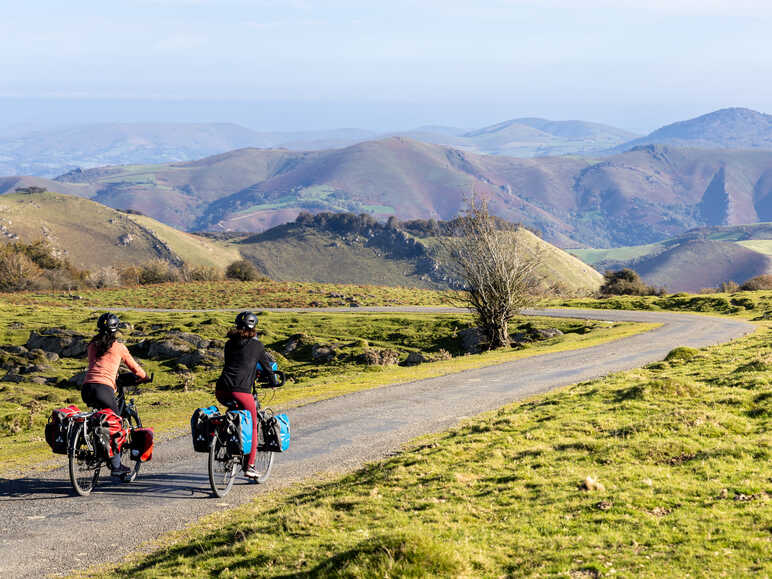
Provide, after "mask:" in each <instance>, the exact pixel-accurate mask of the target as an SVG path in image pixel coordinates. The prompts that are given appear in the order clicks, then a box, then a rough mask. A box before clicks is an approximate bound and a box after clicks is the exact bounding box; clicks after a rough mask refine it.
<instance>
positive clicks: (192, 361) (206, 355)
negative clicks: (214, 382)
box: [177, 348, 223, 368]
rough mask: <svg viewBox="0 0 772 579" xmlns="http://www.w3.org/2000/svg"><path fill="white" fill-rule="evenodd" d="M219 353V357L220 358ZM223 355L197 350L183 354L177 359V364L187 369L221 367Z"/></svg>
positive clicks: (201, 349) (212, 351) (213, 351)
mask: <svg viewBox="0 0 772 579" xmlns="http://www.w3.org/2000/svg"><path fill="white" fill-rule="evenodd" d="M218 353H219V356H218ZM222 359H223V354H222V352H217V350H204V349H203V348H197V349H196V350H193V351H192V352H188V353H186V354H183V355H182V356H180V357H179V358H177V364H178V365H181V366H184V367H186V368H195V367H196V366H209V367H213V366H219V365H220V364H221V363H222Z"/></svg>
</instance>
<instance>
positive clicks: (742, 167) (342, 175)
mask: <svg viewBox="0 0 772 579" xmlns="http://www.w3.org/2000/svg"><path fill="white" fill-rule="evenodd" d="M25 186H40V187H43V188H46V189H49V190H55V191H59V192H62V193H71V194H74V195H79V196H82V197H87V198H90V199H94V200H95V201H99V202H100V203H104V204H105V205H109V206H110V207H114V208H119V209H124V208H128V209H134V210H137V211H140V212H142V213H144V214H146V215H148V216H150V217H153V218H155V219H158V220H160V221H163V222H164V223H168V224H170V225H172V226H174V227H177V228H181V229H186V230H237V231H263V230H265V229H268V228H270V227H272V226H274V225H278V224H280V223H285V222H288V221H292V220H294V218H295V217H296V216H297V214H298V213H299V212H300V211H304V210H306V211H311V212H318V211H352V212H356V213H371V214H374V215H376V216H382V217H386V216H388V215H396V216H397V217H398V218H399V219H412V218H435V219H449V218H452V217H455V216H456V215H457V213H458V212H459V210H461V209H462V208H463V206H464V199H465V198H466V197H468V196H469V195H470V194H471V193H472V192H477V193H481V194H485V195H487V196H489V197H490V202H491V208H492V210H493V211H494V212H495V213H496V214H497V215H499V216H501V217H503V218H505V219H508V220H510V221H515V222H523V223H525V224H527V225H529V226H533V227H535V228H537V229H539V230H541V231H542V232H543V233H544V238H545V239H546V240H548V241H550V242H552V243H555V244H557V245H559V246H561V247H578V246H590V247H612V246H619V245H623V246H625V245H634V244H640V243H650V242H657V241H661V240H663V239H666V238H669V237H673V236H676V235H679V234H681V233H683V232H684V231H686V230H688V229H691V228H694V227H699V226H706V225H736V224H743V223H754V222H758V221H772V151H737V150H728V149H716V150H702V149H674V148H670V147H664V146H659V145H656V146H655V145H647V146H643V147H636V148H635V149H633V150H631V151H628V152H625V153H621V154H617V155H614V156H611V157H608V158H605V159H602V160H600V161H593V160H590V159H585V158H579V157H543V158H533V159H522V158H513V157H505V156H492V155H477V154H473V153H468V152H464V151H461V150H458V149H454V148H449V147H444V146H439V145H431V144H426V143H421V142H417V141H414V140H411V139H407V138H402V137H393V138H388V139H383V140H379V141H369V142H365V143H359V144H357V145H353V146H351V147H346V148H343V149H332V150H325V151H308V152H293V151H288V150H261V149H240V150H237V151H232V152H230V153H225V154H222V155H216V156H213V157H207V158H205V159H201V160H198V161H193V162H186V163H169V164H161V165H140V166H111V167H102V168H98V169H90V170H86V171H80V170H78V171H73V172H71V173H68V174H66V175H63V176H61V177H59V178H58V179H57V180H55V181H52V180H48V179H43V178H39V177H7V178H0V193H2V192H8V191H13V190H14V189H16V188H17V187H25Z"/></svg>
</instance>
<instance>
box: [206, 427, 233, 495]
mask: <svg viewBox="0 0 772 579" xmlns="http://www.w3.org/2000/svg"><path fill="white" fill-rule="evenodd" d="M239 463H240V461H238V460H237V459H235V458H234V457H233V456H232V455H231V453H230V452H229V451H228V448H227V445H226V444H224V443H222V442H221V441H220V437H219V435H217V434H215V435H214V436H213V437H212V442H211V443H210V444H209V485H210V486H211V487H212V493H214V495H215V496H216V497H224V496H225V495H227V494H228V493H229V492H230V490H231V488H232V487H233V481H234V480H235V479H236V470H237V469H238V467H239Z"/></svg>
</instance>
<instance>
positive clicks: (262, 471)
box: [252, 424, 274, 483]
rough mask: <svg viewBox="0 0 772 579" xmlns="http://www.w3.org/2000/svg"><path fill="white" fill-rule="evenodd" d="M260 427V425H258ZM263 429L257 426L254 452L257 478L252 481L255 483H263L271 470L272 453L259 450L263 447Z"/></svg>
mask: <svg viewBox="0 0 772 579" xmlns="http://www.w3.org/2000/svg"><path fill="white" fill-rule="evenodd" d="M260 426H262V424H260ZM263 444H264V440H263V429H262V428H260V427H259V426H258V429H257V448H258V450H257V452H255V471H256V472H257V477H255V478H253V479H252V480H253V481H255V482H256V483H264V482H265V481H267V480H268V477H270V476H271V468H273V459H274V453H273V451H270V450H259V449H260V447H261V446H263Z"/></svg>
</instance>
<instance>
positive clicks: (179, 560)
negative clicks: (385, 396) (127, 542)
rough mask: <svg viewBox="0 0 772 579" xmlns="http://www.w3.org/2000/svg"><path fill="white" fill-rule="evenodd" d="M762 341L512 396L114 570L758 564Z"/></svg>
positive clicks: (535, 571)
mask: <svg viewBox="0 0 772 579" xmlns="http://www.w3.org/2000/svg"><path fill="white" fill-rule="evenodd" d="M770 337H772V331H771V330H770V327H769V326H768V325H767V324H766V323H764V324H760V327H759V330H758V332H757V333H756V334H754V335H752V336H750V337H746V338H743V339H742V340H739V341H737V342H735V343H733V344H729V345H725V346H718V347H711V348H706V349H703V350H691V349H688V348H680V349H676V350H674V351H673V352H671V355H669V356H668V359H667V360H666V361H663V362H659V363H655V364H652V365H650V366H648V367H646V368H643V369H637V370H632V371H628V372H623V373H619V374H615V375H612V376H610V377H607V378H603V379H598V380H593V381H589V382H585V383H581V384H577V385H574V386H570V387H567V388H564V389H562V390H560V391H557V392H554V393H550V394H547V395H542V396H537V397H533V398H531V399H529V400H525V401H523V402H518V403H515V404H512V405H509V406H507V407H504V408H502V409H500V410H498V411H495V412H491V413H488V414H485V415H483V416H481V417H477V418H474V419H471V420H468V421H466V422H465V423H464V424H463V425H461V426H459V427H457V428H454V429H452V430H450V431H449V432H446V433H441V434H438V435H432V436H427V437H423V438H421V439H419V440H417V441H414V442H413V443H412V444H410V445H409V446H408V447H407V448H406V449H405V451H404V452H402V453H400V454H398V455H397V456H394V457H392V458H390V459H387V460H385V461H382V462H378V463H374V464H371V465H368V466H366V467H364V468H362V469H360V470H358V471H356V472H354V473H352V474H350V475H347V476H344V477H340V478H331V479H329V480H324V481H321V482H320V481H315V482H310V483H307V484H305V485H301V486H298V487H296V488H294V489H292V490H291V491H290V492H287V491H286V490H284V489H282V490H281V491H280V492H274V493H271V494H269V495H267V496H266V495H263V496H261V498H260V499H259V500H257V501H254V502H252V503H250V504H248V505H246V506H243V507H239V508H237V509H232V510H228V511H225V512H222V513H217V514H215V515H212V516H209V517H207V518H205V519H203V520H202V521H200V522H199V523H197V524H195V525H193V526H191V527H190V528H188V529H187V530H185V531H182V532H180V533H177V534H176V535H175V536H173V537H171V538H170V539H167V540H165V541H162V544H161V546H160V547H159V548H158V549H157V550H156V551H154V552H151V553H149V554H144V553H143V554H138V555H136V556H135V557H133V558H131V559H130V560H129V561H128V562H126V563H124V564H122V565H120V566H118V567H117V568H115V569H113V570H112V571H111V572H110V575H111V576H115V577H137V576H139V577H168V576H181V575H186V574H202V573H203V574H210V575H226V574H227V575H228V576H231V577H247V576H264V577H276V576H293V577H376V576H378V577H404V576H416V577H417V576H426V575H432V576H443V577H470V576H475V577H497V576H539V577H541V576H571V577H606V576H623V577H652V578H653V577H687V576H694V577H714V576H723V575H727V574H729V575H731V576H734V577H751V576H760V577H765V576H768V575H769V574H770V573H772V562H771V561H770V558H769V556H768V555H769V529H770V525H772V501H770V495H772V487H770V480H769V469H768V464H769V459H770V452H771V451H772V449H771V448H770V441H769V436H768V434H769V426H770V417H771V416H772V407H771V406H770V401H772V389H770V375H772V373H771V372H770V368H771V367H772V366H770V356H771V355H772V350H770V347H769V340H770ZM99 574H105V570H104V569H100V570H99Z"/></svg>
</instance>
